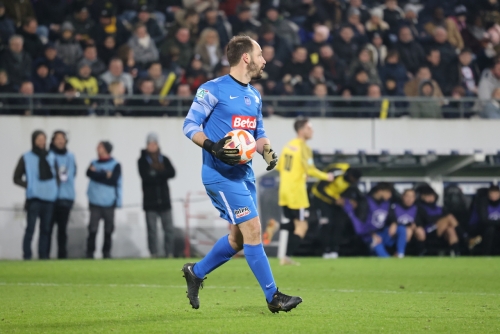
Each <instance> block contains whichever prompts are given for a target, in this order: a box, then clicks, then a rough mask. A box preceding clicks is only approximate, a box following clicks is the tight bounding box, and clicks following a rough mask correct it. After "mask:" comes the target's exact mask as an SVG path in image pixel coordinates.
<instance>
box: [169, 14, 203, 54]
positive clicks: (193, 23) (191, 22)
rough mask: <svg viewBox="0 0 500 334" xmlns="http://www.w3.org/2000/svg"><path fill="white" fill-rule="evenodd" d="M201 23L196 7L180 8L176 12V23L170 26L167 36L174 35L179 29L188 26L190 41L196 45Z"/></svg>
mask: <svg viewBox="0 0 500 334" xmlns="http://www.w3.org/2000/svg"><path fill="white" fill-rule="evenodd" d="M199 5H200V4H198V6H199ZM199 23H200V15H199V14H198V12H197V11H196V9H195V8H187V9H186V10H182V9H181V10H178V11H177V12H176V13H175V23H174V24H173V25H172V26H171V27H170V28H169V30H168V32H167V36H174V35H175V33H176V32H177V31H179V29H181V28H186V29H187V30H188V32H189V43H190V44H191V45H194V44H195V43H196V40H197V39H198V35H199V32H200V29H199Z"/></svg>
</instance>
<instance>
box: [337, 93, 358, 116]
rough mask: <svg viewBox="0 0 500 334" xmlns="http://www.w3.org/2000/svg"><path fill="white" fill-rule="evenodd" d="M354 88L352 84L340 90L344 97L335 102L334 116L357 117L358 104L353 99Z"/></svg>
mask: <svg viewBox="0 0 500 334" xmlns="http://www.w3.org/2000/svg"><path fill="white" fill-rule="evenodd" d="M353 91H354V89H353V88H352V87H350V86H345V87H343V88H342V89H341V90H340V96H342V99H341V100H340V101H336V102H335V112H334V113H333V116H334V117H340V118H352V117H355V115H356V114H355V112H356V110H357V109H358V105H357V104H356V103H355V102H354V101H352V99H351V98H352V96H353V94H352V92H353Z"/></svg>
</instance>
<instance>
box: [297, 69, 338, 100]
mask: <svg viewBox="0 0 500 334" xmlns="http://www.w3.org/2000/svg"><path fill="white" fill-rule="evenodd" d="M318 84H324V85H325V87H326V88H327V95H328V93H329V94H333V93H336V92H337V86H336V85H335V83H334V82H333V81H331V80H330V79H329V78H327V77H326V76H325V69H324V68H323V66H321V65H314V66H313V67H312V68H311V71H310V72H309V76H308V77H307V79H306V80H305V82H304V83H303V84H302V94H304V95H313V93H314V90H315V89H316V86H317V85H318ZM321 90H322V89H321ZM315 95H316V94H315ZM318 96H321V95H318Z"/></svg>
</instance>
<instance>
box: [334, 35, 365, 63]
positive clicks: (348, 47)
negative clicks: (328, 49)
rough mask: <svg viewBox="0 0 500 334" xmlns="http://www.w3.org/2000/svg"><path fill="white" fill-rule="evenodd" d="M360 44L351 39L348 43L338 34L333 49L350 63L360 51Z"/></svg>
mask: <svg viewBox="0 0 500 334" xmlns="http://www.w3.org/2000/svg"><path fill="white" fill-rule="evenodd" d="M358 49H359V45H358V44H357V43H355V42H354V40H351V42H350V43H346V42H345V41H344V40H343V39H342V38H340V36H337V37H336V38H335V39H334V40H333V50H334V51H335V53H336V54H337V56H339V58H340V59H342V60H343V61H345V62H346V63H347V64H350V63H351V61H352V60H353V59H355V58H356V54H357V53H358Z"/></svg>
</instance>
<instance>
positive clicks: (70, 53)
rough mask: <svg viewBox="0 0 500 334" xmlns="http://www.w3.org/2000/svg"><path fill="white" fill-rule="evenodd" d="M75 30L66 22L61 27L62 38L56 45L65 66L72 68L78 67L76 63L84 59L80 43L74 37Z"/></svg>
mask: <svg viewBox="0 0 500 334" xmlns="http://www.w3.org/2000/svg"><path fill="white" fill-rule="evenodd" d="M74 30H75V29H74V28H73V25H72V24H71V23H69V22H64V23H63V24H62V26H61V31H62V33H61V38H60V39H59V40H58V41H56V43H55V47H56V49H57V54H58V55H59V57H61V59H62V60H63V62H64V64H66V66H68V67H70V68H75V67H76V63H77V62H78V60H79V59H80V58H82V54H83V52H82V48H81V46H80V43H78V42H77V41H76V40H75V37H74V36H73V33H74Z"/></svg>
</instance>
